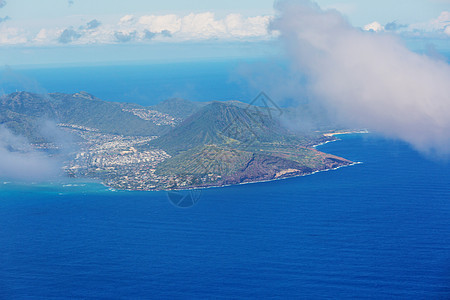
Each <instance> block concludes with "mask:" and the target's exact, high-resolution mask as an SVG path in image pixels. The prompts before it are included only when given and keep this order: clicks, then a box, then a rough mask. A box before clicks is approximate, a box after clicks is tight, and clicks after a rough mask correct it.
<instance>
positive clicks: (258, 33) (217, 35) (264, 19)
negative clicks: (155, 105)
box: [0, 12, 274, 46]
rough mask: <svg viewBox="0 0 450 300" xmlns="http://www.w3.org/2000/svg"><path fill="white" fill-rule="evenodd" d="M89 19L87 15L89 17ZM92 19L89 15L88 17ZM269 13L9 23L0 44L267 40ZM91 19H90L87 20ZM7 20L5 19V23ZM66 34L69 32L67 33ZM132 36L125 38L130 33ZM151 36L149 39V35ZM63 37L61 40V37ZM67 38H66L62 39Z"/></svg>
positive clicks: (1, 31) (3, 28) (1, 29)
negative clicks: (53, 23) (29, 24)
mask: <svg viewBox="0 0 450 300" xmlns="http://www.w3.org/2000/svg"><path fill="white" fill-rule="evenodd" d="M90 18H91V17H90ZM91 19H92V18H91ZM271 19H272V17H271V16H255V17H243V16H242V15H240V14H229V15H227V16H225V17H224V18H217V17H216V16H215V14H214V13H213V12H203V13H191V14H188V15H184V16H179V15H175V14H167V15H143V16H136V15H124V16H123V17H121V18H120V19H119V20H117V19H116V22H114V21H112V22H111V20H110V21H109V22H106V21H105V20H101V19H93V20H95V21H96V24H97V25H99V24H101V26H90V25H89V24H90V23H88V24H87V25H86V21H85V19H80V24H76V23H75V22H73V20H71V22H70V24H65V26H55V27H40V28H28V29H26V30H25V29H18V28H19V27H14V26H13V24H2V25H0V44H9V45H12V44H25V45H30V46H33V45H36V46H42V45H56V44H58V43H59V42H61V41H64V42H66V43H67V44H75V45H82V44H113V43H120V42H133V43H147V42H155V41H156V42H157V41H166V40H167V41H169V40H170V41H171V42H179V41H189V40H205V39H212V38H213V39H223V40H235V39H242V38H252V39H270V38H272V37H274V33H272V32H269V31H268V29H267V27H268V25H269V23H270V20H271ZM91 22H92V21H91ZM8 23H9V22H8ZM68 33H71V35H70V36H69V34H68ZM131 35H132V38H126V36H131ZM149 36H151V37H152V38H149ZM61 37H63V39H61ZM64 37H67V38H64Z"/></svg>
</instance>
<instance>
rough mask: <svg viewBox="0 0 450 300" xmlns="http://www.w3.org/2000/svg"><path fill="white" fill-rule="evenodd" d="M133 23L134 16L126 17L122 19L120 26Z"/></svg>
mask: <svg viewBox="0 0 450 300" xmlns="http://www.w3.org/2000/svg"><path fill="white" fill-rule="evenodd" d="M132 21H134V16H133V15H125V16H123V17H122V18H120V20H119V24H126V23H130V22H132Z"/></svg>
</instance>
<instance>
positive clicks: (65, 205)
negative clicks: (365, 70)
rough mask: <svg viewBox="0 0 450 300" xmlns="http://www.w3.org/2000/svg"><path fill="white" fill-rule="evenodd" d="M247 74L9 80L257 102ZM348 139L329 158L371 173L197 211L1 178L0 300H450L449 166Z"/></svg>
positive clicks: (376, 142) (322, 176)
mask: <svg viewBox="0 0 450 300" xmlns="http://www.w3.org/2000/svg"><path fill="white" fill-rule="evenodd" d="M237 64H238V63H237V62H233V63H226V62H217V63H215V64H206V63H205V64H173V65H151V66H120V67H111V66H110V67H108V66H105V67H95V68H94V67H91V68H82V67H79V68H54V69H30V70H12V71H11V70H10V71H7V73H8V72H9V73H8V74H7V75H8V76H6V77H7V78H12V79H11V80H9V81H5V80H3V81H2V86H1V87H2V89H3V92H10V91H14V90H15V89H30V90H34V91H38V92H39V91H48V92H55V91H56V92H69V93H70V92H77V91H79V90H85V91H88V92H90V93H92V94H94V95H96V96H98V97H100V98H102V99H105V100H112V101H130V102H137V103H140V104H143V105H151V104H154V103H156V102H158V101H160V100H163V99H165V98H168V97H171V96H181V97H185V98H187V99H190V100H200V101H207V100H212V99H219V100H229V99H240V100H244V101H245V100H247V99H251V97H253V96H254V95H255V91H253V90H251V89H249V88H248V87H245V86H242V85H241V84H240V83H239V80H238V81H236V80H235V79H236V75H233V71H232V70H233V68H235V67H236V65H237ZM5 72H6V71H4V73H3V74H5ZM12 75H14V76H12ZM3 76H4V77H3V78H6V77H5V75H3ZM340 138H341V139H342V140H341V141H338V142H333V143H328V144H326V145H322V146H320V147H319V150H322V151H325V152H329V153H333V154H336V155H339V156H342V157H345V158H348V159H350V160H353V161H358V162H362V164H358V165H354V166H351V167H346V168H341V169H338V170H333V171H328V172H321V173H317V174H314V175H311V176H305V177H298V178H291V179H286V180H279V181H274V182H266V183H257V184H247V185H240V186H231V187H225V188H212V189H206V190H204V191H203V192H202V193H201V196H200V198H199V201H198V202H197V203H196V205H194V206H193V207H191V208H188V209H180V208H177V207H175V206H173V205H172V204H171V202H170V201H169V198H168V196H167V194H166V193H165V192H122V191H112V190H109V189H108V188H106V187H104V186H102V185H100V184H98V183H92V182H80V181H67V182H63V183H48V184H33V185H21V184H18V183H11V182H3V181H1V180H0V299H30V298H31V299H64V298H75V299H99V298H100V299H111V298H121V299H144V298H160V299H185V298H195V299H197V298H219V299H229V298H235V299H237V298H303V299H353V298H358V299H388V298H400V299H449V298H450V185H449V183H450V171H449V167H450V164H449V163H444V162H439V161H437V162H436V161H433V160H430V159H428V158H426V157H423V156H421V155H420V154H418V153H417V152H415V151H414V150H413V149H411V148H410V147H409V146H408V145H405V144H403V143H400V142H395V141H390V140H385V139H382V138H380V137H376V136H374V135H372V134H355V135H344V136H341V137H340Z"/></svg>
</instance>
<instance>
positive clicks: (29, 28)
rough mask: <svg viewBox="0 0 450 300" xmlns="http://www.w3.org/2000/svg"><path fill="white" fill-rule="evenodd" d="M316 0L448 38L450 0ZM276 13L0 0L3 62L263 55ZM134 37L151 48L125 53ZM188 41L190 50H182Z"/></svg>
mask: <svg viewBox="0 0 450 300" xmlns="http://www.w3.org/2000/svg"><path fill="white" fill-rule="evenodd" d="M317 3H318V5H319V6H320V7H321V8H322V9H325V10H326V9H336V10H338V11H339V12H340V13H341V14H342V15H343V16H344V17H345V18H346V19H347V20H348V21H349V22H350V23H351V24H352V25H353V26H355V27H358V28H361V29H363V30H368V31H376V32H380V33H383V32H389V33H392V34H398V35H400V36H402V37H403V38H404V39H405V40H410V41H411V40H418V39H420V40H423V39H426V40H433V41H434V43H436V44H437V45H438V47H441V48H445V47H446V45H447V44H449V38H450V25H449V24H450V0H409V1H407V0H397V1H388V0H378V1H369V0H337V1H333V0H318V1H317ZM277 13H279V12H277V11H276V9H274V1H273V0H241V1H236V0H231V1H207V0H197V1H184V0H183V1H182V0H166V1H147V0H128V1H110V0H96V1H91V0H40V1H35V0H0V63H1V64H8V65H21V64H28V65H33V64H45V63H47V64H52V63H53V64H58V63H71V62H72V63H80V62H83V61H84V62H87V63H92V62H93V61H98V62H106V61H129V60H133V59H134V60H149V61H151V60H171V59H177V58H178V59H180V58H182V57H188V58H189V57H199V56H204V57H206V58H210V57H226V56H227V53H230V48H233V51H231V53H232V55H235V56H245V55H251V56H256V57H257V56H264V55H266V54H267V53H271V54H273V53H276V51H277V48H276V46H274V45H276V42H275V43H274V41H276V40H277V38H278V34H279V33H278V32H277V31H276V30H271V28H270V24H271V22H272V20H273V19H274V18H275V17H276V15H277ZM248 43H259V44H260V45H261V46H260V47H255V50H254V51H253V52H250V53H249V52H248V47H247V46H243V45H244V44H248ZM194 44H195V45H197V47H194V46H193V45H194ZM422 44H423V43H422ZM422 44H421V45H422ZM119 45H120V47H119ZM136 45H140V46H147V48H148V49H149V53H148V54H139V55H134V56H130V55H127V51H126V50H124V49H125V48H127V46H128V47H129V49H132V48H133V47H134V46H136ZM186 45H187V46H188V47H187V48H188V50H187V51H184V50H182V49H183V48H184V46H186ZM116 46H117V47H116ZM168 48H179V49H180V50H179V53H174V51H169V52H168V51H167V49H168ZM55 49H57V50H55ZM112 50H117V53H116V54H114V55H113V54H112V53H111V52H115V51H112ZM90 51H92V53H91V52H90ZM143 52H145V51H143ZM55 53H56V55H55ZM58 53H59V55H58Z"/></svg>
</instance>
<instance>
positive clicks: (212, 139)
mask: <svg viewBox="0 0 450 300" xmlns="http://www.w3.org/2000/svg"><path fill="white" fill-rule="evenodd" d="M284 112H286V110H284ZM287 112H288V113H287V115H288V116H289V111H287ZM282 113H283V111H282V110H280V109H279V108H269V107H258V106H254V105H247V104H245V103H242V102H239V101H227V102H217V101H214V102H207V103H196V102H191V101H187V100H183V99H169V100H166V101H163V102H161V103H159V104H157V105H154V106H149V107H144V106H140V105H137V104H132V103H117V102H107V101H103V100H101V99H98V98H96V97H94V96H92V95H90V94H88V93H86V92H80V93H75V94H62V93H51V94H45V95H39V94H33V93H27V92H17V93H12V94H9V95H3V96H1V97H0V125H4V126H6V127H8V128H9V129H10V130H11V131H13V132H14V133H16V134H21V135H24V136H26V137H27V138H28V139H29V141H30V142H32V143H35V144H37V147H38V148H40V149H46V148H48V149H49V150H50V149H55V145H53V146H52V145H51V142H52V141H51V139H52V137H51V136H49V133H48V131H47V133H45V134H44V132H43V130H42V126H43V124H44V123H45V122H46V121H49V120H50V121H52V122H54V123H55V124H57V125H58V126H59V127H60V128H61V129H63V130H66V132H68V133H70V134H72V135H75V137H76V139H75V140H76V141H77V143H78V145H79V150H78V152H77V153H72V154H73V157H72V158H70V161H68V162H67V165H66V166H64V167H65V169H66V171H67V173H68V174H70V176H74V177H86V176H87V177H92V178H97V179H100V180H102V182H104V183H105V184H107V185H109V186H112V187H114V188H118V189H131V190H155V189H157V190H160V189H186V188H194V187H207V186H222V185H228V184H239V183H245V182H255V181H262V180H273V179H280V178H285V177H292V176H298V175H305V174H310V173H313V172H315V171H320V170H326V169H330V168H336V167H340V166H344V165H348V164H351V162H350V161H348V160H346V159H343V158H340V157H336V156H333V155H330V154H326V153H322V152H320V151H317V150H315V149H314V148H312V147H311V146H312V145H315V144H318V143H321V142H324V141H327V140H331V139H333V138H332V137H330V136H324V135H323V134H321V133H319V132H315V131H310V132H313V133H308V134H305V133H302V134H299V133H295V132H292V131H290V130H288V129H287V128H286V127H285V126H284V122H285V120H283V119H281V118H280V117H279V115H280V114H282ZM52 147H53V148H52ZM56 149H57V147H56Z"/></svg>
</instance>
